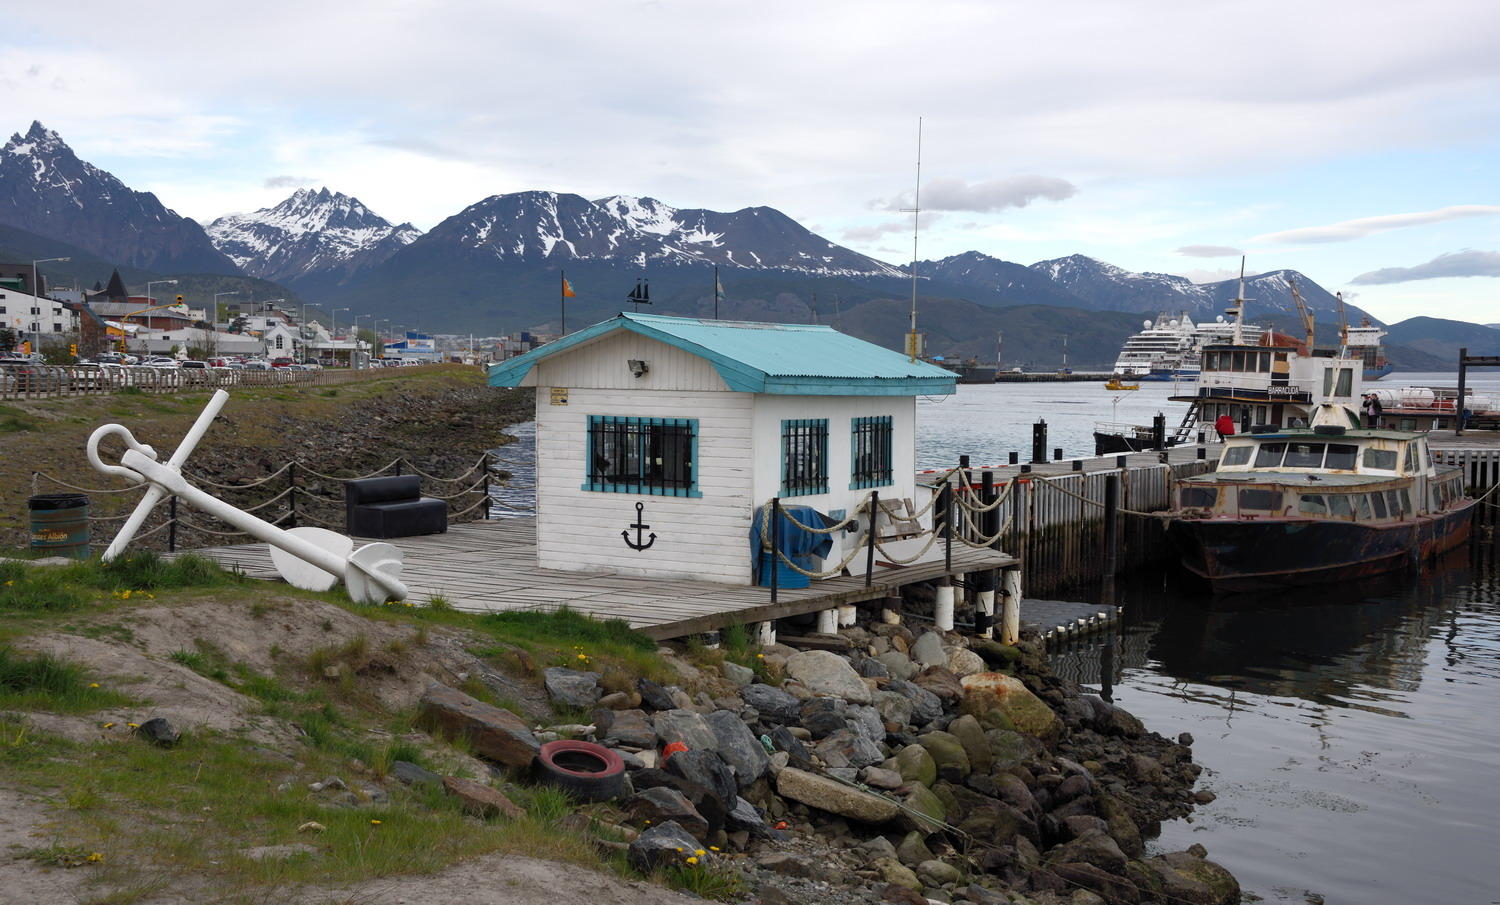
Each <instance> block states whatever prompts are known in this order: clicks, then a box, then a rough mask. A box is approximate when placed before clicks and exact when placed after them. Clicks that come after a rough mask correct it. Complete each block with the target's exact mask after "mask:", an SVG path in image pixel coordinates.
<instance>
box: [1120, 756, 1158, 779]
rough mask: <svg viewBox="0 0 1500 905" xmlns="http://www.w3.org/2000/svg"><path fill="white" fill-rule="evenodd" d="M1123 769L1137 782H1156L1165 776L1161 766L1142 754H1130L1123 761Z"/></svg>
mask: <svg viewBox="0 0 1500 905" xmlns="http://www.w3.org/2000/svg"><path fill="white" fill-rule="evenodd" d="M1125 771H1126V772H1127V773H1128V774H1130V778H1131V779H1134V780H1136V781H1137V782H1144V783H1151V784H1157V783H1160V782H1161V781H1162V779H1164V778H1165V775H1166V774H1165V773H1164V771H1163V770H1162V766H1161V764H1160V763H1159V762H1157V761H1156V760H1155V759H1153V758H1150V757H1147V756H1146V755H1144V754H1132V755H1130V757H1129V758H1127V759H1126V761H1125Z"/></svg>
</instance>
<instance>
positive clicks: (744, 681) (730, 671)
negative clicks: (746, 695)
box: [720, 660, 755, 688]
mask: <svg viewBox="0 0 1500 905" xmlns="http://www.w3.org/2000/svg"><path fill="white" fill-rule="evenodd" d="M720 668H721V669H723V670H724V678H726V679H728V680H729V681H730V682H731V683H732V684H734V685H735V686H737V687H739V688H744V687H745V686H746V685H749V684H750V683H751V682H754V681H755V670H753V669H751V668H750V667H748V666H741V665H739V664H738V663H731V662H729V661H728V660H725V661H724V663H723V665H722V666H721V667H720Z"/></svg>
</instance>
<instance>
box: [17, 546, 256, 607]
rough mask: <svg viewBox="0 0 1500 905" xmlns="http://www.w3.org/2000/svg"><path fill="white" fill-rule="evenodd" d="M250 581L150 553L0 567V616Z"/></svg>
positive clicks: (206, 564) (199, 561)
mask: <svg viewBox="0 0 1500 905" xmlns="http://www.w3.org/2000/svg"><path fill="white" fill-rule="evenodd" d="M249 581H250V579H248V578H246V577H244V576H243V575H239V574H237V573H234V572H226V571H224V570H223V569H221V568H219V566H218V565H217V564H216V563H214V562H213V561H212V560H208V559H204V558H203V557H200V556H182V557H178V558H176V559H170V560H169V559H163V558H162V557H160V556H158V555H156V554H155V553H150V552H141V553H131V554H127V555H125V556H122V557H120V558H119V559H116V560H115V561H113V562H109V563H105V562H101V561H99V560H96V559H86V560H79V561H78V562H76V563H71V564H69V565H66V566H31V565H29V564H26V563H17V562H0V613H34V614H46V613H61V612H68V611H71V610H77V609H81V608H83V607H85V606H87V605H88V604H89V603H90V602H91V601H94V600H98V599H100V598H102V597H106V596H107V597H113V598H116V599H120V600H130V599H137V598H139V597H141V596H145V597H146V599H151V597H152V596H154V593H155V592H156V591H161V590H169V589H177V588H221V587H231V586H236V585H244V584H246V583H248V582H249Z"/></svg>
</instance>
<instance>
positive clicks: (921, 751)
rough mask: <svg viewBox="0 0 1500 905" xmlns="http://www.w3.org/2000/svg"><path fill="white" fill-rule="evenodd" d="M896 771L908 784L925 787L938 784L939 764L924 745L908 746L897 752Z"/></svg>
mask: <svg viewBox="0 0 1500 905" xmlns="http://www.w3.org/2000/svg"><path fill="white" fill-rule="evenodd" d="M896 770H897V772H899V773H900V774H901V778H902V779H904V780H906V781H907V782H919V783H921V784H922V785H924V786H930V785H932V784H933V783H934V782H937V762H936V761H934V760H933V759H932V755H931V754H929V753H928V751H927V749H926V748H925V747H923V746H922V745H907V746H906V747H905V748H902V749H901V750H900V751H898V752H896Z"/></svg>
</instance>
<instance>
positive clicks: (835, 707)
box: [800, 698, 849, 739]
mask: <svg viewBox="0 0 1500 905" xmlns="http://www.w3.org/2000/svg"><path fill="white" fill-rule="evenodd" d="M848 718H849V705H848V704H846V703H844V702H843V701H841V700H839V699H838V698H809V699H808V700H806V701H803V702H802V716H801V718H800V721H801V723H802V728H803V729H806V730H807V731H808V732H810V733H812V737H813V738H815V739H817V738H822V737H824V736H825V735H829V734H831V733H834V732H837V731H839V730H840V729H843V728H844V727H845V726H846V725H847V721H848Z"/></svg>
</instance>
